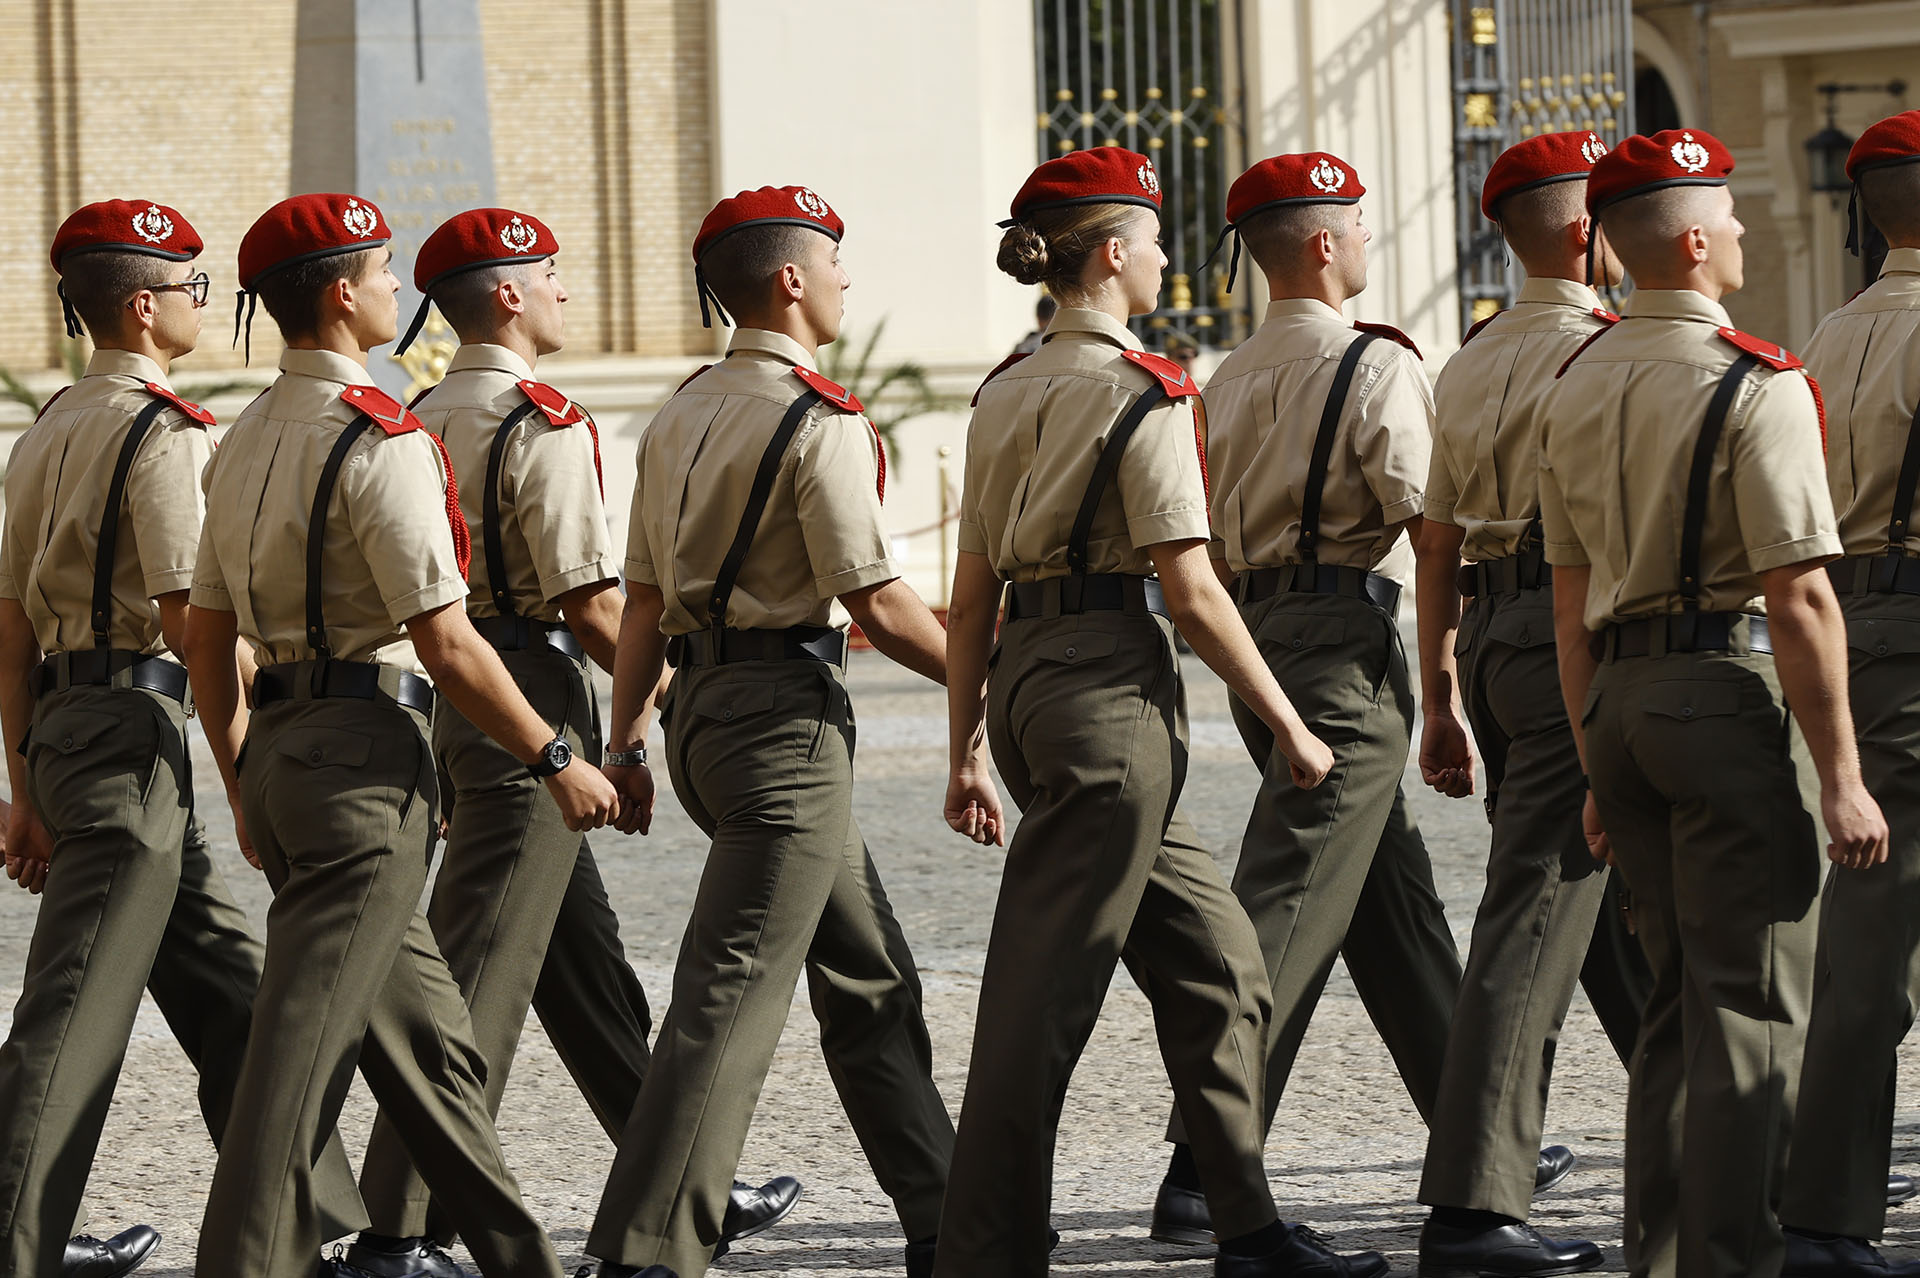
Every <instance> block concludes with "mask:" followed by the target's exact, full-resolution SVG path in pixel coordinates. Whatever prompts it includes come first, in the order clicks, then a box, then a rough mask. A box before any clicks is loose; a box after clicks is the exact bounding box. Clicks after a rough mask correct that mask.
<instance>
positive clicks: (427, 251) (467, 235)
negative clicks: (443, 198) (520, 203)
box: [413, 209, 560, 293]
mask: <svg viewBox="0 0 1920 1278" xmlns="http://www.w3.org/2000/svg"><path fill="white" fill-rule="evenodd" d="M559 251H560V241H559V240H557V239H555V238H554V237H553V232H552V231H549V230H548V229H547V224H546V223H545V222H542V221H541V220H540V219H539V218H537V217H535V216H533V214H531V213H515V212H514V211H513V210H512V209H468V210H467V211H466V212H465V213H457V214H455V215H454V216H452V217H450V218H448V219H447V220H446V221H444V222H442V223H441V224H440V225H439V226H438V227H436V228H435V229H434V232H433V234H432V235H429V236H428V237H427V239H426V243H424V244H422V245H421V246H420V255H419V256H418V257H416V258H414V260H413V286H414V287H415V288H416V289H418V290H420V291H421V292H422V293H425V292H427V291H428V290H429V289H431V288H432V287H433V286H434V285H435V284H438V283H439V282H440V281H441V280H443V279H445V278H446V277H447V276H449V275H457V274H459V273H460V272H461V271H471V270H478V269H479V268H480V267H483V266H504V265H506V264H507V263H509V262H535V261H539V260H540V259H542V258H548V257H552V256H553V255H554V254H555V253H558V252H559Z"/></svg>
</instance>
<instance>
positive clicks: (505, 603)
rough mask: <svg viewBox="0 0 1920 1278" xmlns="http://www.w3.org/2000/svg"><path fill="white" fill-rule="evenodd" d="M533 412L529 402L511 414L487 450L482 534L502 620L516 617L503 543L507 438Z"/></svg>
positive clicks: (491, 588)
mask: <svg viewBox="0 0 1920 1278" xmlns="http://www.w3.org/2000/svg"><path fill="white" fill-rule="evenodd" d="M533 410H534V403H533V401H532V400H531V399H529V400H528V401H527V402H526V403H524V404H522V405H520V407H518V408H516V409H514V410H513V411H512V412H511V413H508V414H507V415H506V417H505V418H504V419H503V420H502V421H501V423H500V429H499V430H497V431H495V432H494V434H493V445H492V447H490V448H488V449H487V486H486V488H485V490H483V492H482V493H481V496H480V535H481V540H482V543H483V545H484V546H485V549H486V556H487V589H488V591H489V592H490V593H491V594H492V595H493V606H494V609H495V610H496V611H497V612H499V614H500V615H501V616H502V617H515V616H518V615H519V614H518V613H516V612H515V611H514V610H513V592H512V591H510V590H508V589H507V555H506V550H505V548H504V547H503V546H502V545H501V541H500V463H501V461H502V460H503V459H504V458H505V457H506V455H507V437H508V436H510V435H512V434H513V428H514V427H516V426H518V425H519V424H520V423H521V422H523V421H525V420H526V419H527V414H529V413H531V412H532V411H533Z"/></svg>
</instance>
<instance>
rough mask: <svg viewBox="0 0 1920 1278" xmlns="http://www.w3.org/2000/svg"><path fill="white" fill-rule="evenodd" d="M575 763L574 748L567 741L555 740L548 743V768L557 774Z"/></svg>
mask: <svg viewBox="0 0 1920 1278" xmlns="http://www.w3.org/2000/svg"><path fill="white" fill-rule="evenodd" d="M572 762H573V747H572V746H570V745H568V744H567V743H566V742H565V741H560V740H554V741H549V742H548V743H547V766H548V767H549V768H552V769H553V770H554V771H555V772H559V771H561V770H562V769H564V768H565V767H566V766H567V765H568V764H569V763H572Z"/></svg>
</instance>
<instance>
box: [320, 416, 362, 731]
mask: <svg viewBox="0 0 1920 1278" xmlns="http://www.w3.org/2000/svg"><path fill="white" fill-rule="evenodd" d="M371 425H373V418H372V417H370V416H368V415H367V414H365V413H362V414H360V415H359V416H358V417H356V418H354V419H353V421H352V422H351V423H350V424H349V425H348V426H347V428H346V429H345V430H343V431H341V432H340V438H339V439H338V440H336V441H334V445H333V451H332V452H330V453H328V454H327V461H326V464H325V465H324V466H322V467H321V468H320V483H319V484H318V485H317V486H316V487H315V489H314V493H313V513H312V515H310V516H309V517H308V519H307V646H308V647H310V648H312V649H313V651H314V655H315V658H316V661H315V664H314V669H313V690H314V693H315V694H316V695H318V694H319V693H320V691H321V690H322V688H323V687H324V686H325V683H326V674H327V663H328V662H329V661H331V660H332V659H333V652H332V650H331V649H330V648H328V647H327V622H326V616H325V613H324V611H323V609H322V606H321V605H322V603H323V602H324V600H325V597H326V596H325V591H324V589H323V588H322V585H321V579H320V561H321V554H322V552H323V551H324V550H325V549H326V540H327V536H326V534H327V507H328V506H329V505H330V504H332V501H333V488H334V485H335V484H336V483H338V482H339V480H340V467H341V466H342V465H344V464H345V463H346V460H347V451H348V450H349V449H351V448H352V447H353V444H354V441H355V440H357V439H359V438H360V436H362V435H364V434H365V433H366V431H367V427H369V426H371Z"/></svg>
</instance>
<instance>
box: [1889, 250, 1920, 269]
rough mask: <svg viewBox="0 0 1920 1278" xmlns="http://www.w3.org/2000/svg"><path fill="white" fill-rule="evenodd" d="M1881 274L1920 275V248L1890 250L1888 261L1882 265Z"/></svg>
mask: <svg viewBox="0 0 1920 1278" xmlns="http://www.w3.org/2000/svg"><path fill="white" fill-rule="evenodd" d="M1880 273H1881V274H1882V275H1886V274H1889V273H1893V274H1900V275H1920V248H1897V249H1888V250H1887V260H1886V262H1885V263H1883V264H1882V265H1881V267H1880Z"/></svg>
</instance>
